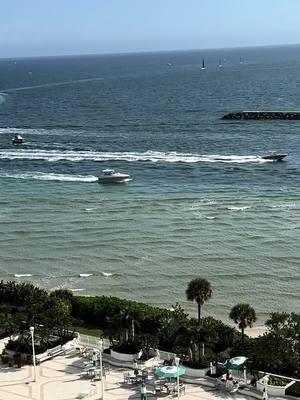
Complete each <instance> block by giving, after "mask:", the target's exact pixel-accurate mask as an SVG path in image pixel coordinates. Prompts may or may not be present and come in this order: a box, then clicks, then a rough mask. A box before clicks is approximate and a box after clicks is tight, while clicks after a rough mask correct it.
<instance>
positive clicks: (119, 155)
mask: <svg viewBox="0 0 300 400" xmlns="http://www.w3.org/2000/svg"><path fill="white" fill-rule="evenodd" d="M0 159H1V160H6V159H7V160H44V161H49V162H56V161H62V160H64V161H73V162H80V161H96V162H97V161H126V162H137V161H149V162H170V163H176V162H182V163H197V162H212V163H216V162H223V163H238V164H243V163H264V162H269V160H264V159H262V158H261V157H259V156H237V155H232V156H222V155H219V154H204V155H202V154H197V153H177V152H168V153H166V152H159V151H146V152H144V153H138V152H94V151H57V150H41V149H40V150H39V149H37V150H24V149H16V150H2V151H0Z"/></svg>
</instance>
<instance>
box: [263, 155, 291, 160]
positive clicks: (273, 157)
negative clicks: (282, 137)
mask: <svg viewBox="0 0 300 400" xmlns="http://www.w3.org/2000/svg"><path fill="white" fill-rule="evenodd" d="M286 156H287V154H279V153H270V154H266V155H264V156H261V158H262V159H263V160H271V161H282V160H283V159H284V158H285V157H286Z"/></svg>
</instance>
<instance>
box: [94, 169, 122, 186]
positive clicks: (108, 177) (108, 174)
mask: <svg viewBox="0 0 300 400" xmlns="http://www.w3.org/2000/svg"><path fill="white" fill-rule="evenodd" d="M129 178H130V175H129V174H123V173H121V172H115V171H114V170H113V169H104V170H103V171H102V175H100V176H99V178H98V182H99V183H124V182H127V181H128V180H129Z"/></svg>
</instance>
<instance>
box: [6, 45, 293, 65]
mask: <svg viewBox="0 0 300 400" xmlns="http://www.w3.org/2000/svg"><path fill="white" fill-rule="evenodd" d="M299 45H300V43H283V44H260V45H249V46H231V47H227V46H226V47H204V48H191V49H176V50H167V49H166V50H144V51H143V50H137V51H119V52H107V53H106V52H104V53H74V54H60V55H59V54H51V55H32V56H10V57H0V60H1V61H2V60H15V59H29V58H64V57H93V56H114V55H115V56H121V55H137V54H155V53H179V52H183V53H184V52H190V51H209V50H221V51H223V50H233V49H251V48H261V47H288V46H299Z"/></svg>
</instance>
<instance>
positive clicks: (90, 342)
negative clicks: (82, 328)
mask: <svg viewBox="0 0 300 400" xmlns="http://www.w3.org/2000/svg"><path fill="white" fill-rule="evenodd" d="M77 340H78V344H79V345H81V346H88V347H92V348H94V347H95V348H97V347H98V346H99V340H100V337H99V338H98V337H96V336H89V335H82V334H81V333H77ZM109 347H110V341H109V340H108V339H103V348H104V349H108V348H109Z"/></svg>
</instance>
